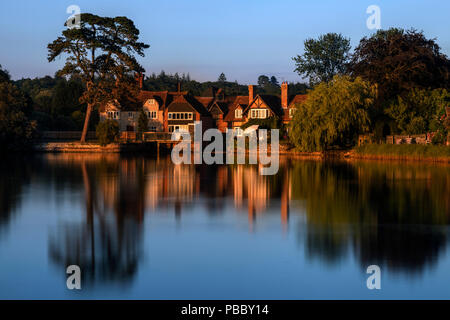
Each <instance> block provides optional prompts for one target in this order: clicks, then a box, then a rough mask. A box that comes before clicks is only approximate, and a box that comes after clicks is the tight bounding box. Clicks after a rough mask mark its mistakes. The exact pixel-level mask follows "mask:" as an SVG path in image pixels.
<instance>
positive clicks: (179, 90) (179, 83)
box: [178, 81, 181, 93]
mask: <svg viewBox="0 0 450 320" xmlns="http://www.w3.org/2000/svg"><path fill="white" fill-rule="evenodd" d="M180 92H181V82H180V81H178V93H180Z"/></svg>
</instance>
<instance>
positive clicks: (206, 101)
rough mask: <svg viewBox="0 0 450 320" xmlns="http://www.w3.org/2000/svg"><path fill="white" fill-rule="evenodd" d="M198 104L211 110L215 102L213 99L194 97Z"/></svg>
mask: <svg viewBox="0 0 450 320" xmlns="http://www.w3.org/2000/svg"><path fill="white" fill-rule="evenodd" d="M194 98H195V99H196V100H197V101H198V102H200V103H201V104H202V105H203V107H205V109H207V110H209V108H210V107H211V104H212V103H213V101H214V98H213V97H194Z"/></svg>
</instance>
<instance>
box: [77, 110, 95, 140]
mask: <svg viewBox="0 0 450 320" xmlns="http://www.w3.org/2000/svg"><path fill="white" fill-rule="evenodd" d="M92 109H93V105H92V104H88V106H87V109H86V118H84V126H83V132H82V133H81V140H80V142H86V136H87V133H88V129H89V119H90V118H91V113H92Z"/></svg>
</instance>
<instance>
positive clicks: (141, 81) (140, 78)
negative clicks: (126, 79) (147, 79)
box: [135, 72, 144, 90]
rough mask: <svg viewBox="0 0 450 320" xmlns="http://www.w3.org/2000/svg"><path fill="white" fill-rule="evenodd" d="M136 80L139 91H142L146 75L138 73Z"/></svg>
mask: <svg viewBox="0 0 450 320" xmlns="http://www.w3.org/2000/svg"><path fill="white" fill-rule="evenodd" d="M135 79H136V82H137V83H138V86H139V89H141V90H142V88H143V87H144V75H143V74H142V73H141V72H139V73H136V76H135Z"/></svg>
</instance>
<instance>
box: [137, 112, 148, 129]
mask: <svg viewBox="0 0 450 320" xmlns="http://www.w3.org/2000/svg"><path fill="white" fill-rule="evenodd" d="M137 131H138V132H139V133H143V132H147V131H148V117H147V115H146V114H145V112H144V111H143V110H141V112H140V113H139V118H138V123H137Z"/></svg>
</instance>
